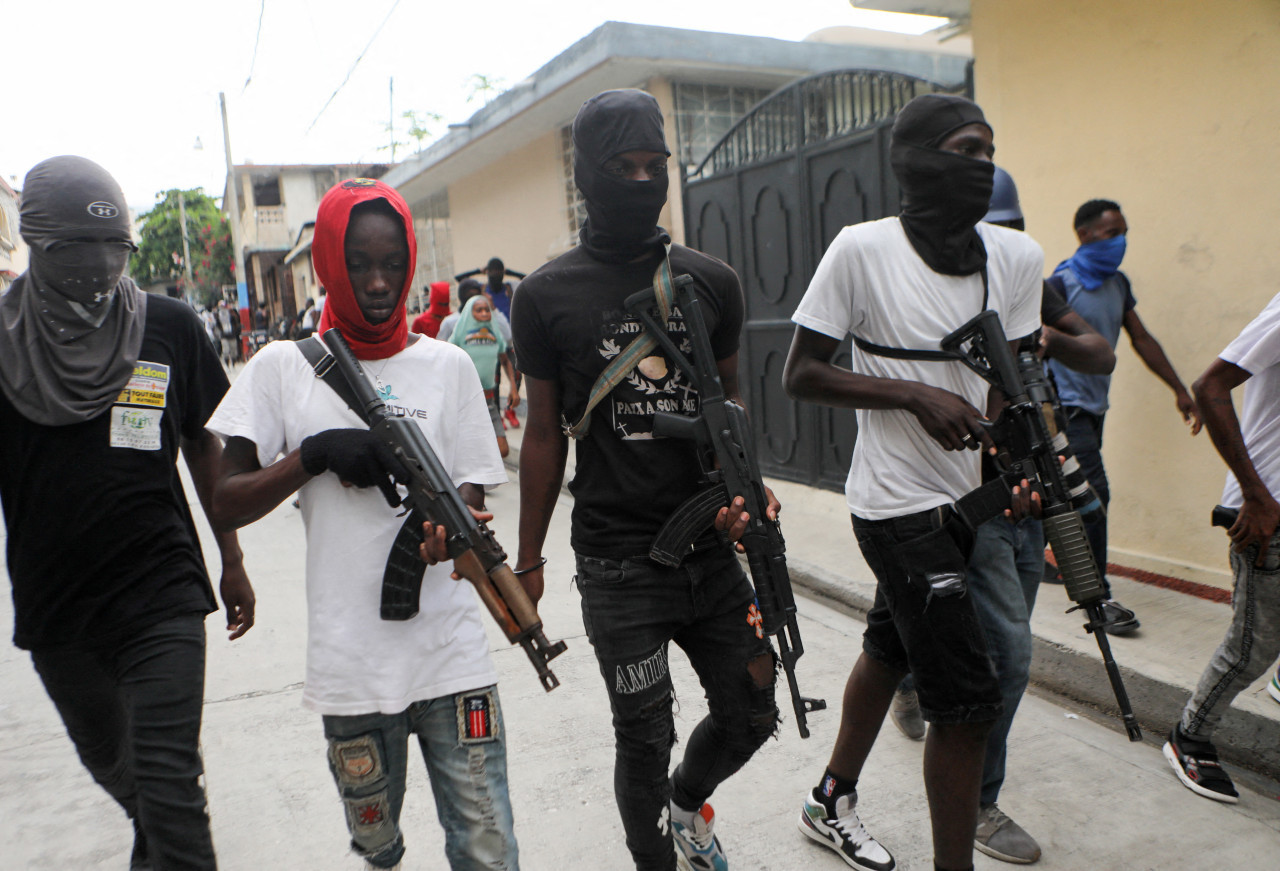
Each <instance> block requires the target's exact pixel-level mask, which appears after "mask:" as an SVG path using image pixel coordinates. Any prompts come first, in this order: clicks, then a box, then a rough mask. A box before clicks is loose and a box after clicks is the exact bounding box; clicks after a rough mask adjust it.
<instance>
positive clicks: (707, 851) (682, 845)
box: [671, 802, 729, 871]
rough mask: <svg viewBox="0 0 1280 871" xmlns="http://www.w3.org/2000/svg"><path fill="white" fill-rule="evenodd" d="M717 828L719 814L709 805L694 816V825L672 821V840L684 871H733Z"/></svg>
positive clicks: (678, 860)
mask: <svg viewBox="0 0 1280 871" xmlns="http://www.w3.org/2000/svg"><path fill="white" fill-rule="evenodd" d="M672 807H675V805H674V804H673V805H672ZM715 826H716V812H715V811H713V810H712V809H711V805H710V804H707V803H705V802H704V803H703V805H702V807H700V808H699V809H698V810H697V812H696V813H695V814H694V815H693V824H692V825H688V826H686V825H685V824H684V823H681V822H680V821H679V820H676V819H674V818H673V819H672V820H671V840H672V842H673V843H674V844H675V848H676V867H677V868H678V869H680V871H729V860H728V859H726V858H725V855H724V849H723V848H722V847H721V846H720V839H719V838H717V837H716V833H715Z"/></svg>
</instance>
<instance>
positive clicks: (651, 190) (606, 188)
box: [573, 90, 671, 263]
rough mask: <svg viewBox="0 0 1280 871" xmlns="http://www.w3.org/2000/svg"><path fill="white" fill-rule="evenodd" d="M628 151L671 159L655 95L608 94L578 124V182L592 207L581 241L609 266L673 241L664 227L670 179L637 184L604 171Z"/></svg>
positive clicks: (587, 106) (588, 105) (585, 108)
mask: <svg viewBox="0 0 1280 871" xmlns="http://www.w3.org/2000/svg"><path fill="white" fill-rule="evenodd" d="M628 151H655V152H658V153H660V154H666V155H668V156H670V154H671V152H670V151H668V150H667V141H666V138H665V136H664V135H663V126H662V110H661V109H660V108H659V107H658V101H657V100H655V99H654V98H653V95H652V94H647V93H645V92H644V91H639V90H618V91H605V92H603V93H601V94H597V95H596V96H594V97H592V98H591V99H590V100H587V102H585V103H583V104H582V108H581V109H579V110H578V116H577V117H576V118H574V119H573V180H574V183H575V184H577V186H578V190H580V191H582V197H583V199H584V200H586V204H587V220H586V222H585V223H584V224H583V225H582V230H581V232H580V233H579V235H578V238H579V241H580V242H581V244H582V247H583V248H585V249H586V251H587V253H588V254H590V255H591V256H592V257H595V258H596V259H597V260H603V261H605V262H608V263H626V262H628V261H630V260H635V259H636V258H637V257H641V256H643V255H644V254H646V253H647V252H650V251H653V250H655V249H656V248H657V247H658V246H661V245H662V244H664V243H665V242H666V241H667V239H668V237H667V233H666V231H665V230H663V229H662V228H661V227H659V226H658V214H659V213H660V212H661V211H662V207H663V206H664V205H665V204H666V202H667V176H666V175H663V176H662V177H660V178H656V179H653V180H651V181H633V180H631V179H624V178H618V177H616V176H613V175H610V174H609V173H607V172H605V171H604V164H605V162H606V161H608V160H609V159H610V158H613V157H616V156H617V155H619V154H624V153H626V152H628Z"/></svg>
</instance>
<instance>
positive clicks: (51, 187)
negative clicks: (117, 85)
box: [0, 156, 254, 871]
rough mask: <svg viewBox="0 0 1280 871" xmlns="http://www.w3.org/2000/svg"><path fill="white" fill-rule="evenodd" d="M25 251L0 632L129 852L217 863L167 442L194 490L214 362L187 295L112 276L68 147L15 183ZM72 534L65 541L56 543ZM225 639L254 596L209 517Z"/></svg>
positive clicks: (5, 308) (193, 573) (188, 575)
mask: <svg viewBox="0 0 1280 871" xmlns="http://www.w3.org/2000/svg"><path fill="white" fill-rule="evenodd" d="M22 193H23V198H22V210H21V231H22V237H23V238H24V239H25V240H26V241H27V244H29V245H30V246H31V268H30V270H28V271H27V272H26V273H24V274H23V275H21V276H19V278H18V280H17V281H16V282H15V283H14V285H13V287H11V288H10V289H9V291H8V292H7V293H6V294H5V295H4V296H3V297H2V298H0V387H2V388H3V391H2V392H0V500H3V505H4V517H5V526H6V530H7V532H8V550H7V556H8V568H9V578H10V581H11V582H12V585H13V605H14V633H13V640H14V644H16V645H17V646H18V647H21V648H24V649H26V650H29V651H31V659H32V662H33V663H34V665H35V668H36V671H37V673H39V675H40V679H41V680H42V681H43V683H44V686H45V689H46V690H47V691H48V693H49V697H50V698H51V699H52V700H53V703H54V705H55V706H56V707H57V709H58V713H59V714H60V715H61V716H62V721H63V723H64V724H65V725H66V728H67V734H68V735H69V736H70V737H71V740H72V742H73V743H74V744H75V746H76V750H77V752H78V753H79V755H80V759H81V761H82V762H83V763H84V766H85V767H86V768H87V769H88V770H89V773H90V774H92V775H93V778H94V780H96V781H97V782H98V783H99V784H100V785H101V786H102V787H103V789H105V790H106V791H107V792H108V793H109V794H110V795H111V797H112V798H114V799H115V800H116V801H117V802H118V803H119V804H120V806H121V807H122V808H123V809H124V811H125V813H126V814H128V816H129V817H130V819H131V820H132V821H133V826H134V832H135V835H134V847H133V855H132V857H131V860H130V868H132V869H136V871H141V869H153V868H154V869H177V868H180V869H212V868H214V867H215V866H216V861H215V859H214V852H213V843H212V840H211V838H210V836H209V817H208V813H207V811H206V809H205V794H204V789H203V787H202V785H201V783H200V778H201V776H202V774H203V771H204V769H203V764H202V762H201V759H200V752H199V738H200V718H201V706H202V704H203V701H204V699H203V696H204V658H205V633H204V618H205V615H206V614H208V613H209V612H210V611H214V610H216V607H217V606H216V603H215V601H214V597H213V590H212V588H211V586H210V583H209V576H208V574H207V572H206V570H205V564H204V557H203V555H202V554H201V551H200V544H199V540H198V538H197V535H196V530H195V524H194V520H193V518H192V516H191V511H190V508H189V507H188V502H187V498H186V495H185V494H184V492H183V487H182V482H181V480H180V479H179V476H178V469H177V467H176V465H175V463H176V460H177V456H178V449H179V447H181V448H182V454H183V457H184V458H185V460H186V463H187V467H188V469H189V470H190V472H191V477H192V480H193V481H194V483H195V487H196V491H197V493H198V494H199V497H200V501H201V503H202V505H204V506H205V507H206V509H207V508H208V506H209V504H210V498H211V495H212V486H213V478H214V476H215V475H216V473H217V468H218V461H219V458H220V455H221V453H222V444H221V442H220V441H219V440H218V437H217V436H216V435H214V434H213V433H212V432H210V431H209V430H207V429H206V428H205V423H206V421H207V420H208V418H209V415H210V414H211V413H212V412H213V409H214V407H215V406H216V405H217V404H218V400H219V399H221V398H222V395H223V393H225V392H226V390H227V377H226V374H225V373H224V372H223V370H222V367H221V366H220V365H219V364H218V358H217V356H216V354H215V353H214V351H213V348H212V347H211V346H210V344H209V341H208V339H207V338H206V336H205V331H204V327H203V325H202V324H201V323H200V319H199V318H198V317H197V316H196V314H195V312H194V311H193V310H192V309H191V308H190V307H189V306H187V305H185V304H184V303H182V302H179V301H177V300H172V299H168V298H166V297H163V296H148V295H147V294H144V293H143V292H142V291H140V290H139V289H138V287H137V285H136V284H134V283H133V280H132V279H130V278H127V277H125V276H124V272H125V269H126V267H127V265H128V261H129V254H130V253H131V252H132V251H133V250H134V247H133V242H132V239H131V236H130V228H129V218H128V212H127V210H126V208H125V203H124V196H123V194H122V193H121V191H120V187H119V186H118V185H117V184H116V182H115V180H114V179H112V178H111V176H110V175H109V174H107V172H106V170H104V169H103V168H102V167H100V166H98V165H97V164H95V163H93V162H92V161H89V160H85V159H84V158H81V157H70V156H65V157H55V158H52V159H50V160H46V161H44V162H42V163H40V164H38V165H37V166H36V167H35V168H34V169H32V170H31V172H30V173H28V175H27V177H26V181H25V184H24V185H23V191H22ZM69 541H74V543H75V546H74V547H68V546H67V543H68V542H69ZM218 548H219V551H220V553H221V556H222V580H221V585H220V592H221V594H222V600H223V603H224V604H225V606H226V609H227V628H228V629H229V630H231V638H232V639H235V638H239V637H240V636H241V635H243V634H244V633H245V632H247V631H248V630H249V628H250V627H251V626H252V625H253V613H254V596H253V590H252V588H251V587H250V585H249V580H248V578H247V577H246V576H245V572H244V566H243V564H242V562H241V554H240V548H239V545H238V543H237V541H236V536H235V534H234V533H226V534H223V535H219V536H218Z"/></svg>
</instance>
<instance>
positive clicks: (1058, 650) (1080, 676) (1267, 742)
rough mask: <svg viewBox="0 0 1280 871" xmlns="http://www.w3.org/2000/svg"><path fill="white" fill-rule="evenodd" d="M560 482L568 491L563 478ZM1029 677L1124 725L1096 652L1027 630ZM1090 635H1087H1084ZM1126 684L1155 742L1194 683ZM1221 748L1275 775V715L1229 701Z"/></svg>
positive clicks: (867, 602) (824, 594)
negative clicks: (1230, 703) (1048, 638)
mask: <svg viewBox="0 0 1280 871" xmlns="http://www.w3.org/2000/svg"><path fill="white" fill-rule="evenodd" d="M504 462H505V464H506V466H507V468H508V469H510V470H512V471H513V472H518V471H519V470H520V448H519V447H518V446H516V445H512V446H511V450H510V453H509V454H508V455H507V457H506V459H505V460H504ZM560 489H561V490H562V491H564V492H566V493H567V492H568V485H567V483H564V482H562V483H561V487H560ZM787 567H788V569H789V571H790V574H791V579H792V582H793V584H794V585H795V586H796V587H799V588H800V589H802V590H804V591H806V592H807V593H808V594H809V595H811V596H813V597H815V598H817V599H820V600H823V601H824V602H825V603H826V604H829V605H832V606H833V607H836V608H838V609H840V610H842V611H845V612H846V613H849V614H852V615H853V616H855V617H858V618H860V619H862V620H863V621H864V622H865V620H866V616H867V612H868V611H870V610H871V605H872V599H871V597H869V596H867V595H865V594H863V593H860V592H858V591H856V590H853V589H850V587H849V585H848V584H846V583H844V582H843V580H842V579H841V578H840V577H839V576H838V575H836V574H835V573H833V572H830V571H828V570H827V569H824V568H822V567H821V566H818V565H815V564H814V563H810V562H807V561H806V560H803V559H797V558H795V557H794V556H791V555H788V557H787ZM1031 640H1032V654H1031V683H1032V684H1033V685H1035V686H1036V687H1038V688H1040V689H1042V690H1046V691H1048V692H1050V693H1052V694H1054V695H1056V696H1058V697H1059V698H1061V699H1063V700H1066V701H1069V702H1074V703H1076V704H1079V705H1085V706H1088V707H1090V708H1093V709H1095V710H1097V711H1099V712H1101V713H1102V714H1103V715H1104V716H1102V717H1100V718H1099V721H1100V722H1102V723H1104V724H1105V725H1106V726H1107V727H1108V728H1110V729H1113V730H1114V731H1117V732H1122V731H1123V730H1124V727H1123V725H1122V724H1121V722H1120V714H1119V709H1118V708H1117V707H1116V704H1115V697H1114V696H1113V695H1112V694H1111V684H1110V682H1109V681H1108V680H1107V678H1106V672H1105V671H1104V670H1103V667H1102V662H1101V660H1100V659H1099V658H1097V657H1096V656H1093V655H1090V654H1087V653H1084V652H1081V651H1078V650H1073V649H1071V648H1069V647H1064V646H1063V645H1061V644H1057V643H1056V642H1053V641H1049V640H1047V639H1044V638H1041V637H1039V636H1038V635H1034V634H1033V635H1032V639H1031ZM1089 640H1090V642H1091V643H1092V639H1089ZM1120 674H1121V676H1122V677H1123V678H1124V685H1125V689H1126V690H1127V691H1128V693H1129V702H1130V703H1131V705H1132V706H1133V710H1134V714H1135V715H1136V716H1137V717H1138V722H1139V724H1140V725H1141V726H1142V731H1143V740H1144V741H1145V742H1146V743H1147V744H1151V745H1153V746H1156V747H1159V746H1160V745H1162V744H1163V743H1164V741H1165V739H1166V737H1167V735H1168V732H1167V730H1168V729H1170V728H1171V727H1172V726H1173V724H1174V723H1176V722H1177V721H1178V718H1179V717H1181V716H1182V706H1183V705H1185V704H1186V702H1187V698H1188V697H1189V696H1190V695H1191V689H1189V688H1187V687H1182V686H1175V685H1174V684H1171V683H1168V682H1166V681H1162V680H1159V679H1157V678H1153V677H1150V676H1148V675H1146V674H1144V673H1142V672H1139V671H1134V670H1133V669H1131V668H1127V667H1126V666H1124V665H1121V666H1120ZM1214 739H1215V740H1214V746H1215V747H1217V749H1218V755H1219V756H1220V757H1221V758H1222V759H1224V760H1225V761H1227V762H1230V763H1232V764H1234V765H1238V766H1240V767H1241V768H1245V769H1248V770H1250V771H1253V772H1256V773H1258V774H1261V775H1262V776H1264V777H1266V778H1270V779H1272V780H1280V721H1277V720H1273V719H1269V718H1267V717H1262V716H1259V715H1258V714H1255V713H1252V712H1250V711H1245V710H1241V709H1239V708H1235V707H1233V708H1231V712H1230V715H1229V716H1226V717H1223V719H1222V722H1221V724H1220V725H1219V726H1218V728H1217V731H1216V733H1215V734H1214Z"/></svg>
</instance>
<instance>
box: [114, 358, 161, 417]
mask: <svg viewBox="0 0 1280 871" xmlns="http://www.w3.org/2000/svg"><path fill="white" fill-rule="evenodd" d="M168 392H169V365H168V364H167V363H149V362H147V361H145V360H139V361H138V365H136V366H134V367H133V375H131V376H130V377H129V382H128V383H127V384H125V386H124V389H123V390H121V391H120V395H119V396H118V397H116V402H119V403H121V404H123V405H146V406H150V407H152V408H164V406H165V397H166V395H167V394H168Z"/></svg>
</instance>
